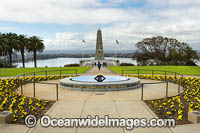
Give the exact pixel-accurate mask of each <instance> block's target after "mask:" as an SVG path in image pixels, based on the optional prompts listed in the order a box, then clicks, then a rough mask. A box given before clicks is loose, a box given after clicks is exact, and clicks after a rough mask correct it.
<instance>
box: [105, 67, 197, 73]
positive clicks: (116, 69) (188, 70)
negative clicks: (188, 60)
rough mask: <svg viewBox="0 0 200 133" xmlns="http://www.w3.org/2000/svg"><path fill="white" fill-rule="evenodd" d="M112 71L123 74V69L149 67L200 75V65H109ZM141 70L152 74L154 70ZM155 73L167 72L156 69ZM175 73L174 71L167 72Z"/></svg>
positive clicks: (149, 68)
mask: <svg viewBox="0 0 200 133" xmlns="http://www.w3.org/2000/svg"><path fill="white" fill-rule="evenodd" d="M109 69H111V70H112V71H114V72H116V73H119V74H121V73H122V70H133V69H147V70H162V71H171V72H177V73H180V74H184V75H200V66H109ZM147 70H141V71H140V73H141V74H152V71H147ZM124 73H135V74H137V71H125V72H124ZM154 74H165V73H164V72H159V71H154ZM167 74H173V73H167Z"/></svg>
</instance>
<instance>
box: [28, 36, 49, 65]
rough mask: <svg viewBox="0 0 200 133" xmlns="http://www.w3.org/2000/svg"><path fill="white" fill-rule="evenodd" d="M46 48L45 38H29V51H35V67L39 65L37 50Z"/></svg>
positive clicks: (40, 50)
mask: <svg viewBox="0 0 200 133" xmlns="http://www.w3.org/2000/svg"><path fill="white" fill-rule="evenodd" d="M44 49H45V46H44V44H43V40H41V39H40V37H37V36H32V37H30V38H29V44H28V51H29V52H33V58H34V65H35V68H36V67H37V56H36V54H37V51H38V52H42V51H43V50H44Z"/></svg>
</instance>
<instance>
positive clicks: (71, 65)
mask: <svg viewBox="0 0 200 133" xmlns="http://www.w3.org/2000/svg"><path fill="white" fill-rule="evenodd" d="M79 66H80V65H79V64H77V63H75V64H66V65H64V67H79Z"/></svg>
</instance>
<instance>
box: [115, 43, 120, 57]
mask: <svg viewBox="0 0 200 133" xmlns="http://www.w3.org/2000/svg"><path fill="white" fill-rule="evenodd" d="M117 44H119V41H118V40H116V47H115V58H116V59H117Z"/></svg>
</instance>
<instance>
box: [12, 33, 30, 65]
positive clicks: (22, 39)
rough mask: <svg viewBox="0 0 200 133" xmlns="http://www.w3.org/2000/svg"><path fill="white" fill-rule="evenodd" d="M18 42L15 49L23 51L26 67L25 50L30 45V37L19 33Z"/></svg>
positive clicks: (23, 62)
mask: <svg viewBox="0 0 200 133" xmlns="http://www.w3.org/2000/svg"><path fill="white" fill-rule="evenodd" d="M17 40H18V43H17V44H16V45H15V49H16V50H17V51H19V52H20V53H21V57H22V66H23V68H25V56H24V52H25V50H26V49H27V47H28V38H27V37H26V35H19V36H18V37H17Z"/></svg>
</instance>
